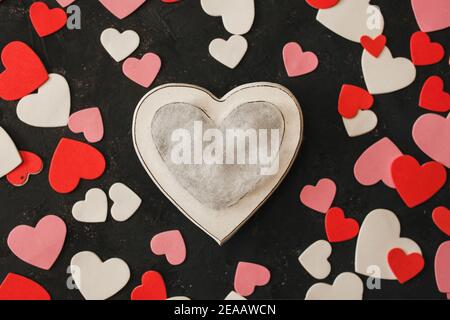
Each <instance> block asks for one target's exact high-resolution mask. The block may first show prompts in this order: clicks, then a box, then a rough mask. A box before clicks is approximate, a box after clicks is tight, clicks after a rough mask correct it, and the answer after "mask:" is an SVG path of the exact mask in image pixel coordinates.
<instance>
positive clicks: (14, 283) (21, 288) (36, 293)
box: [0, 273, 51, 300]
mask: <svg viewBox="0 0 450 320" xmlns="http://www.w3.org/2000/svg"><path fill="white" fill-rule="evenodd" d="M0 300H51V298H50V295H49V294H48V292H47V290H45V289H44V288H43V287H42V286H41V285H40V284H39V283H37V282H34V281H33V280H30V279H28V278H26V277H23V276H20V275H18V274H15V273H8V274H7V275H6V277H5V279H4V280H3V282H2V284H1V285H0Z"/></svg>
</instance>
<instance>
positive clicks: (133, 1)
mask: <svg viewBox="0 0 450 320" xmlns="http://www.w3.org/2000/svg"><path fill="white" fill-rule="evenodd" d="M98 1H100V3H101V4H102V5H103V6H104V7H105V8H106V9H108V10H109V12H111V13H112V14H113V15H115V16H116V17H117V18H119V19H124V18H126V17H128V16H129V15H130V14H132V13H133V12H134V11H136V10H137V9H138V8H139V7H140V6H142V5H143V4H144V2H145V1H146V0H127V1H123V0H98Z"/></svg>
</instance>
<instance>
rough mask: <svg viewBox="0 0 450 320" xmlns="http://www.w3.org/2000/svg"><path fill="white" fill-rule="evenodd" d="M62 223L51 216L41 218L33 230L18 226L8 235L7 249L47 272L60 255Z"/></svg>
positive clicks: (63, 231) (63, 235) (63, 227)
mask: <svg viewBox="0 0 450 320" xmlns="http://www.w3.org/2000/svg"><path fill="white" fill-rule="evenodd" d="M66 233H67V228H66V224H65V223H64V221H63V220H62V219H61V218H59V217H57V216H53V215H49V216H45V217H44V218H42V219H41V220H40V221H39V222H38V224H37V225H36V227H35V228H33V227H30V226H27V225H20V226H17V227H15V228H14V229H13V230H11V232H10V233H9V235H8V240H7V243H8V247H9V248H10V249H11V251H12V252H13V253H14V254H15V255H16V256H17V257H18V258H19V259H22V260H23V261H25V262H26V263H29V264H31V265H33V266H35V267H38V268H41V269H44V270H49V269H50V268H51V266H52V265H53V264H54V263H55V261H56V259H57V258H58V256H59V254H60V253H61V250H62V247H63V245H64V240H65V239H66Z"/></svg>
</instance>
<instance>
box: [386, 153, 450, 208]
mask: <svg viewBox="0 0 450 320" xmlns="http://www.w3.org/2000/svg"><path fill="white" fill-rule="evenodd" d="M391 173H392V179H393V180H394V184H395V187H396V188H397V192H398V193H399V194H400V197H401V198H402V199H403V201H404V202H405V203H406V205H407V206H408V207H409V208H414V207H415V206H418V205H419V204H421V203H424V202H425V201H427V200H428V199H430V198H431V197H432V196H434V195H435V194H436V193H437V192H438V191H439V190H440V189H441V188H442V187H443V186H444V184H445V182H446V181H447V171H446V170H445V167H444V166H443V165H442V164H440V163H438V162H435V161H430V162H427V163H425V164H424V165H422V166H421V165H420V164H419V162H418V161H417V160H416V159H414V158H413V157H411V156H408V155H404V156H401V157H399V158H397V159H395V160H394V162H393V163H392V166H391Z"/></svg>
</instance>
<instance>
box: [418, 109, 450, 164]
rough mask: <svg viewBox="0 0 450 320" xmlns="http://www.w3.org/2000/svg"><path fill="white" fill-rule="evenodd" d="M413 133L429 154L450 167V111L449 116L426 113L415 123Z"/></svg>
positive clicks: (419, 145) (421, 146)
mask: <svg viewBox="0 0 450 320" xmlns="http://www.w3.org/2000/svg"><path fill="white" fill-rule="evenodd" d="M412 135H413V139H414V141H415V142H416V144H417V146H418V147H419V148H420V149H421V150H422V151H423V152H424V153H425V154H426V155H427V156H429V157H430V158H431V159H433V160H435V161H437V162H440V163H442V164H443V165H444V166H446V167H447V168H450V143H449V141H450V113H449V114H448V115H447V118H444V117H441V116H440V115H437V114H434V113H427V114H424V115H423V116H421V117H420V118H419V119H417V120H416V122H415V123H414V126H413V131H412Z"/></svg>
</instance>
